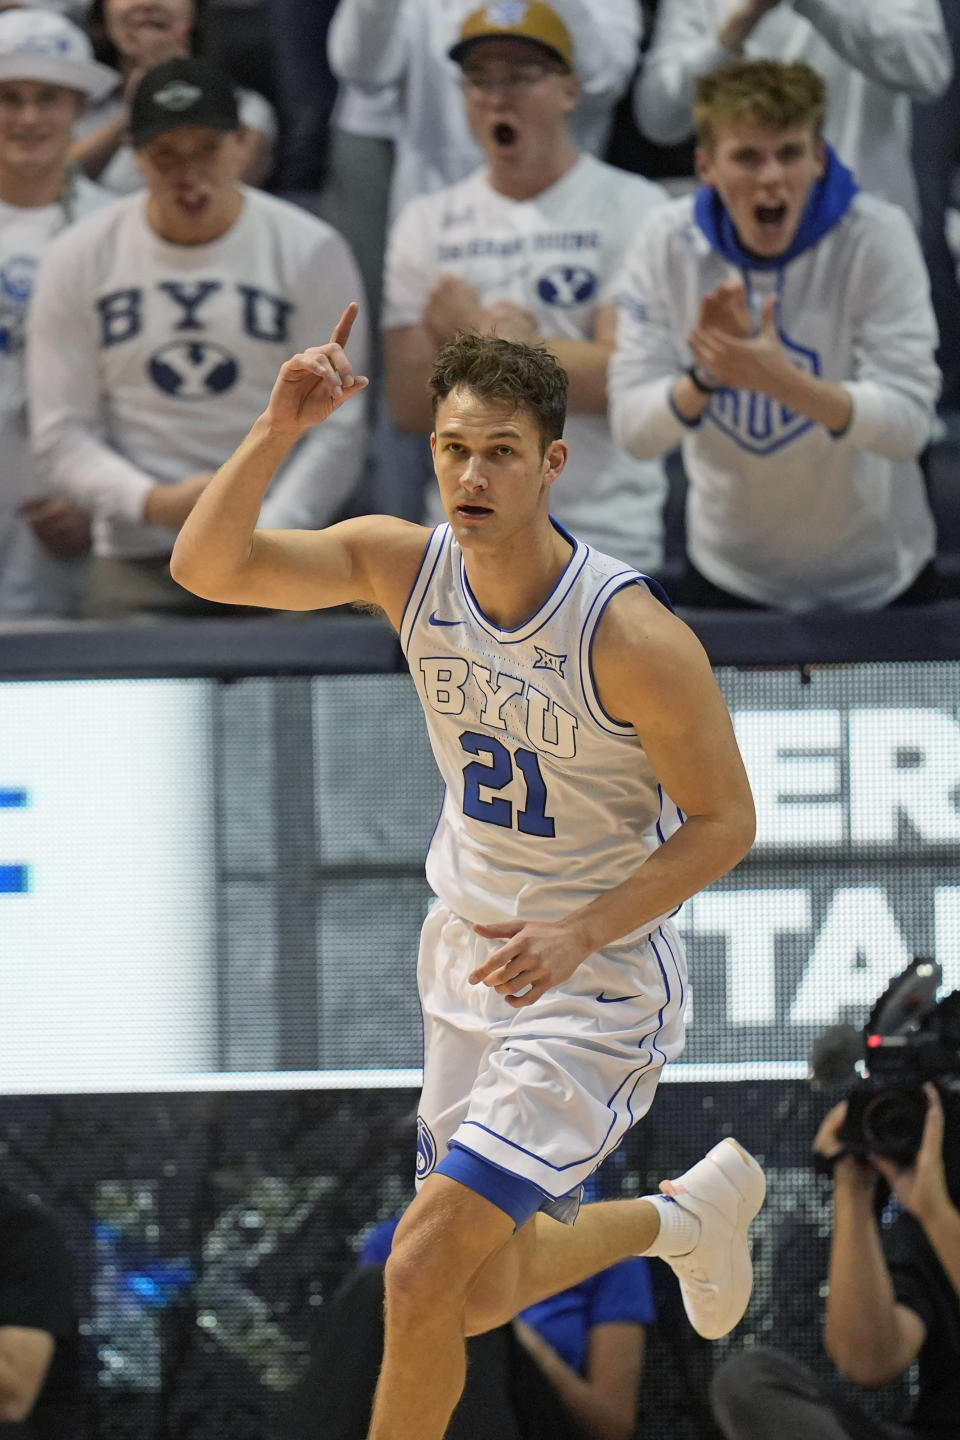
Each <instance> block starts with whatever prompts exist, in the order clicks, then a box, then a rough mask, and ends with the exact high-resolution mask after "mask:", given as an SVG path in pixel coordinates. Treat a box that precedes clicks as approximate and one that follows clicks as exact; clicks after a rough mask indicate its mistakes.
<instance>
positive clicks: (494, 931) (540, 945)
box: [469, 920, 589, 1010]
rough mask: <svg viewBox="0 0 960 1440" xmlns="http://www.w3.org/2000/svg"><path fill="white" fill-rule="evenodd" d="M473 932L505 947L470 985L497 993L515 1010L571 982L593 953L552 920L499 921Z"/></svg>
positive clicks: (475, 974) (477, 972)
mask: <svg viewBox="0 0 960 1440" xmlns="http://www.w3.org/2000/svg"><path fill="white" fill-rule="evenodd" d="M473 928H474V930H475V931H476V932H477V934H478V935H483V936H484V938H485V939H487V940H503V941H504V942H505V943H504V944H503V945H501V946H500V947H499V948H498V949H497V950H494V952H493V954H492V955H489V956H488V957H487V959H486V960H485V961H484V962H483V964H482V965H478V966H477V968H476V970H474V972H473V974H472V975H470V976H469V980H470V984H471V985H487V986H489V988H490V989H492V990H496V992H497V994H498V995H502V996H503V998H504V999H505V1000H506V1002H507V1004H508V1005H511V1006H512V1007H513V1009H514V1010H520V1009H522V1008H523V1007H524V1006H525V1005H533V1004H534V1002H535V1001H537V1000H539V999H540V996H541V995H544V994H545V993H546V992H547V991H548V990H550V989H552V988H553V986H554V985H562V984H563V982H564V980H569V979H570V976H571V975H572V974H573V972H574V970H576V968H577V966H578V965H579V964H580V963H581V961H583V960H585V959H586V958H587V954H588V953H589V951H585V950H584V948H583V945H582V943H581V942H580V941H579V940H578V939H577V937H576V936H575V935H574V934H573V933H572V932H571V930H570V929H569V927H568V926H565V925H559V924H556V923H554V922H552V921H549V920H498V921H497V922H496V923H495V924H493V925H474V927H473Z"/></svg>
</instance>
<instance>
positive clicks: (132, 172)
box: [73, 86, 277, 195]
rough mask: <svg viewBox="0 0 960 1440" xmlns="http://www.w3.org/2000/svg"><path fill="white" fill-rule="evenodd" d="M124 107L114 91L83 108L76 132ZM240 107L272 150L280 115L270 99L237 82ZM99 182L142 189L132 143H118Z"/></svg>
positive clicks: (129, 190)
mask: <svg viewBox="0 0 960 1440" xmlns="http://www.w3.org/2000/svg"><path fill="white" fill-rule="evenodd" d="M125 108H126V107H125V105H124V103H123V96H122V94H121V93H120V92H119V91H115V92H114V93H113V94H112V95H108V96H107V98H106V100H102V101H101V102H100V104H99V105H91V106H89V107H88V108H87V109H86V110H85V111H84V112H83V114H82V115H81V116H80V119H79V120H78V121H77V123H76V125H75V126H74V127H73V133H74V135H75V136H77V137H80V136H83V135H89V134H90V133H91V131H93V130H99V129H100V126H101V125H108V124H110V123H111V121H113V120H116V119H118V118H119V116H121V115H122V114H123V113H124V110H125ZM237 108H238V109H239V112H240V124H241V125H246V126H248V128H249V129H251V130H259V132H260V134H261V135H265V136H266V138H267V142H268V144H269V145H270V148H271V150H272V149H273V147H274V145H275V144H276V143H277V117H276V114H275V113H274V109H273V106H272V105H271V104H270V101H269V100H267V99H266V98H265V97H264V96H263V95H260V94H258V93H257V91H256V90H244V89H242V88H241V87H239V86H238V87H237ZM97 183H98V184H99V185H102V186H103V187H104V188H105V189H106V190H109V191H110V193H111V194H113V195H132V194H133V192H134V191H135V190H142V189H143V187H144V184H145V183H146V182H145V181H144V178H143V176H142V175H141V174H140V171H139V170H138V169H137V159H136V155H135V153H134V151H133V149H132V147H131V146H130V145H127V144H122V145H119V146H118V147H117V150H116V151H115V153H114V154H113V155H112V156H111V157H110V159H109V161H108V162H107V164H106V165H105V166H104V168H103V169H102V170H101V172H100V174H99V175H98V176H97Z"/></svg>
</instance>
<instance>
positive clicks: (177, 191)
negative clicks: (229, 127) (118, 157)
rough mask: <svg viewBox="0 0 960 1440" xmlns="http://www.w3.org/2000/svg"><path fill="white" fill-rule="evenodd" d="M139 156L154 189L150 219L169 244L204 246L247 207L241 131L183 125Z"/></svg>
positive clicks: (163, 136) (146, 148)
mask: <svg viewBox="0 0 960 1440" xmlns="http://www.w3.org/2000/svg"><path fill="white" fill-rule="evenodd" d="M136 154H137V165H138V166H139V168H140V170H141V171H142V172H143V175H144V177H145V178H146V181H147V185H148V186H149V188H150V199H149V203H148V208H147V214H148V216H149V218H150V223H151V224H152V225H153V227H154V229H155V230H156V231H157V233H158V234H160V235H162V236H163V238H164V239H167V240H172V241H173V242H174V244H177V245H203V244H206V243H207V242H208V241H209V240H215V239H217V237H218V236H220V235H222V234H223V233H224V231H225V230H227V229H228V228H229V226H230V225H231V224H232V223H233V220H234V219H235V218H236V216H237V214H238V213H239V207H240V203H241V202H242V197H241V194H240V191H239V190H238V189H237V179H238V177H239V174H240V170H241V168H242V166H243V159H244V152H243V143H242V139H241V136H240V132H239V131H230V132H227V131H223V130H214V129H213V128H212V127H210V126H208V125H179V126H178V127H177V128H176V129H175V130H167V131H165V132H164V133H163V134H162V135H157V136H155V137H154V139H153V140H151V141H150V142H149V143H148V144H146V145H143V146H141V147H140V149H139V150H138V151H137V152H136Z"/></svg>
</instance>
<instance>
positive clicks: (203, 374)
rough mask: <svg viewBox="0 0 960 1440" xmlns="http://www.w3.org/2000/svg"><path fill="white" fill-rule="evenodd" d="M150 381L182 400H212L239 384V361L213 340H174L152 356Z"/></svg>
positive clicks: (166, 392)
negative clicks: (211, 397)
mask: <svg viewBox="0 0 960 1440" xmlns="http://www.w3.org/2000/svg"><path fill="white" fill-rule="evenodd" d="M149 371H150V379H151V380H152V381H153V383H154V385H156V386H157V388H158V389H159V390H162V391H163V392H164V393H165V394H167V395H175V396H176V397H177V399H178V400H209V399H210V396H211V395H222V394H223V392H224V391H225V390H230V389H231V388H232V387H233V386H234V385H235V384H236V383H237V376H238V374H239V373H240V372H239V367H238V365H237V362H236V360H234V358H233V356H232V355H231V354H230V353H229V351H227V350H224V348H223V346H222V345H215V344H214V343H213V342H212V341H211V340H173V341H171V342H170V344H169V345H164V346H162V348H161V349H159V350H157V351H156V353H155V354H153V355H151V357H150V366H149Z"/></svg>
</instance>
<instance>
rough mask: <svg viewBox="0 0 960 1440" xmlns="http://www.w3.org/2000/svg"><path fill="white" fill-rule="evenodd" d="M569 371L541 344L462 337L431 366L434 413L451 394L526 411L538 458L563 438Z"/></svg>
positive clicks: (446, 346) (465, 334)
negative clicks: (467, 392) (537, 438)
mask: <svg viewBox="0 0 960 1440" xmlns="http://www.w3.org/2000/svg"><path fill="white" fill-rule="evenodd" d="M568 385H569V382H568V379H567V372H566V370H564V368H563V366H562V365H561V364H560V361H559V360H558V359H557V357H556V356H555V355H554V354H552V353H551V351H549V350H548V349H547V347H546V346H545V345H522V344H520V343H519V342H518V341H515V340H501V339H500V338H499V337H498V336H496V335H476V334H474V333H473V332H472V331H463V332H462V333H461V334H459V335H456V336H454V338H453V339H452V340H448V341H447V342H446V344H444V345H441V347H440V349H439V350H438V351H437V354H436V357H435V359H434V362H433V374H432V375H431V376H430V383H429V388H430V396H431V400H432V403H433V414H434V416H436V413H437V407H438V406H439V404H440V402H441V401H442V400H446V398H447V396H448V395H449V394H450V393H451V391H453V390H457V389H460V388H461V387H462V388H463V389H464V390H471V391H472V392H473V394H474V395H478V396H480V398H481V399H483V400H491V401H494V402H500V403H503V404H506V405H510V404H512V405H515V406H520V405H522V406H525V407H526V409H527V410H529V411H530V413H531V414H532V415H533V417H534V419H535V420H536V422H537V428H538V429H539V431H540V441H541V445H540V449H541V453H546V449H547V446H548V445H549V444H550V443H551V442H552V441H553V440H559V439H560V438H561V436H562V435H563V426H564V422H565V421H566V418H567V389H568Z"/></svg>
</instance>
